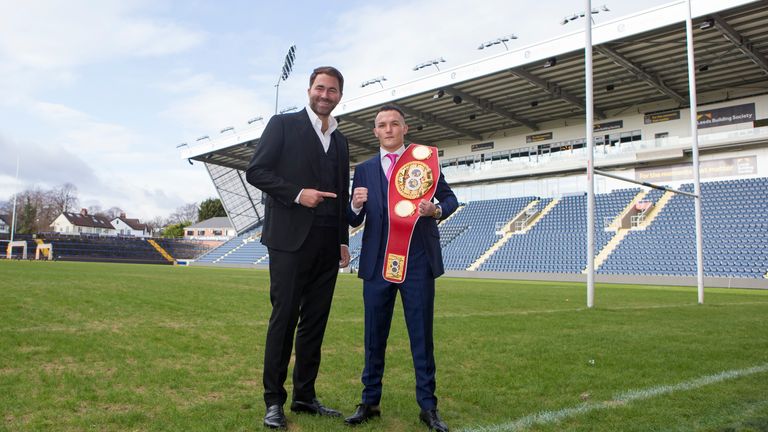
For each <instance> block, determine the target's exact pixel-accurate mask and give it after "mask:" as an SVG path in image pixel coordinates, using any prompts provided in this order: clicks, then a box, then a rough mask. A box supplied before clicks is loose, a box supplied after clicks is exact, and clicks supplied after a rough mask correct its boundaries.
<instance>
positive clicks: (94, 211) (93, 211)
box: [88, 204, 106, 216]
mask: <svg viewBox="0 0 768 432" xmlns="http://www.w3.org/2000/svg"><path fill="white" fill-rule="evenodd" d="M88 214H89V215H101V216H106V214H105V213H104V210H102V209H101V206H100V205H98V204H94V205H92V206H89V207H88Z"/></svg>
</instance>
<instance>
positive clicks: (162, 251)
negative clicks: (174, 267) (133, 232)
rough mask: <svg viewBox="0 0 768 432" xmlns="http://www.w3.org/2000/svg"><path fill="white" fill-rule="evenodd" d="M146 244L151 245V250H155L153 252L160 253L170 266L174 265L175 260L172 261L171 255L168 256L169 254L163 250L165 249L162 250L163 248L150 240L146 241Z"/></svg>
mask: <svg viewBox="0 0 768 432" xmlns="http://www.w3.org/2000/svg"><path fill="white" fill-rule="evenodd" d="M147 242H148V243H149V244H151V245H152V247H153V248H155V250H157V251H158V252H159V253H160V255H162V256H163V258H165V259H166V261H168V262H170V263H171V264H176V260H175V259H173V257H172V256H171V255H170V254H169V253H168V252H167V251H166V250H165V249H163V247H162V246H160V245H159V244H157V242H156V241H154V240H152V239H147Z"/></svg>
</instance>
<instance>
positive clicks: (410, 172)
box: [382, 144, 440, 283]
mask: <svg viewBox="0 0 768 432" xmlns="http://www.w3.org/2000/svg"><path fill="white" fill-rule="evenodd" d="M439 179H440V162H439V160H438V157H437V147H429V146H425V145H420V144H411V145H410V146H408V148H407V149H406V150H405V153H403V155H402V156H400V158H399V159H398V160H397V162H396V163H395V167H394V169H393V170H392V175H391V177H390V179H389V192H388V195H389V196H388V202H389V236H388V237H387V250H386V252H385V253H384V269H383V270H382V273H383V276H384V280H387V281H389V282H393V283H401V282H403V281H404V280H405V270H406V267H407V265H408V250H409V249H410V247H411V238H412V236H413V229H414V228H415V227H416V222H417V221H418V220H419V210H418V206H419V202H421V200H427V201H429V200H431V199H432V197H433V196H435V190H437V181H438V180H439Z"/></svg>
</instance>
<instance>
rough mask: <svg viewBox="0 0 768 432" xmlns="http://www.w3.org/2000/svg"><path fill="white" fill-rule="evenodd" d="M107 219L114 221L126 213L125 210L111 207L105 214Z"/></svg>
mask: <svg viewBox="0 0 768 432" xmlns="http://www.w3.org/2000/svg"><path fill="white" fill-rule="evenodd" d="M104 213H105V214H106V215H107V217H108V218H109V219H110V220H112V219H114V218H117V217H120V215H122V214H124V213H125V210H123V209H121V208H120V207H110V208H109V210H107V211H105V212H104Z"/></svg>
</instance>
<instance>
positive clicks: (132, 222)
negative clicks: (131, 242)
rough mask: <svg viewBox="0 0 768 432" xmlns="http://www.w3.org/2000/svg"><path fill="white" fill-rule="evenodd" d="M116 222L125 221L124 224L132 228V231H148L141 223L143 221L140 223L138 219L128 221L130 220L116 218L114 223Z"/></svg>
mask: <svg viewBox="0 0 768 432" xmlns="http://www.w3.org/2000/svg"><path fill="white" fill-rule="evenodd" d="M116 220H121V221H123V223H124V224H126V225H128V226H129V227H131V229H133V230H136V231H146V230H147V225H146V224H143V223H141V221H139V220H138V219H128V218H124V217H116V218H114V219H113V220H112V221H113V222H114V221H116Z"/></svg>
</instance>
